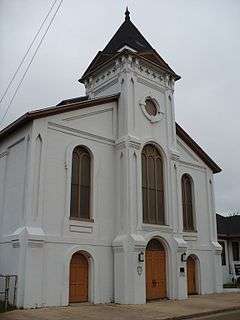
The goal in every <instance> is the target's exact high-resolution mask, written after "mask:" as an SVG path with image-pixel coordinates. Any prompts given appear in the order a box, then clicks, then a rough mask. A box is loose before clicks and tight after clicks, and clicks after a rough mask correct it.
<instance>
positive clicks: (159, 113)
mask: <svg viewBox="0 0 240 320" xmlns="http://www.w3.org/2000/svg"><path fill="white" fill-rule="evenodd" d="M147 99H151V100H152V101H153V103H154V105H155V107H156V108H157V114H156V115H155V116H153V115H150V114H148V112H147V110H146V100H147ZM139 105H140V107H141V110H142V112H143V114H144V115H145V117H146V118H147V119H148V120H149V121H150V122H152V123H155V122H159V121H160V120H162V119H163V117H164V111H163V110H162V109H163V106H162V107H160V105H159V103H158V99H157V98H156V97H155V95H154V94H153V93H150V94H149V95H148V96H144V97H142V98H141V99H140V100H139Z"/></svg>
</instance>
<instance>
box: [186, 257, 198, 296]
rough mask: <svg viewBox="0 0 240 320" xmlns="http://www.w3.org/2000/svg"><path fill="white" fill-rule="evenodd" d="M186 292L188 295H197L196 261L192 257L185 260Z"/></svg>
mask: <svg viewBox="0 0 240 320" xmlns="http://www.w3.org/2000/svg"><path fill="white" fill-rule="evenodd" d="M187 290H188V295H191V294H197V293H198V292H197V261H196V258H195V257H194V256H189V257H188V258H187Z"/></svg>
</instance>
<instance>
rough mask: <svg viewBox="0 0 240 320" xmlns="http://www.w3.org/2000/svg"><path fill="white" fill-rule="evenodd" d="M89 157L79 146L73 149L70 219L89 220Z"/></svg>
mask: <svg viewBox="0 0 240 320" xmlns="http://www.w3.org/2000/svg"><path fill="white" fill-rule="evenodd" d="M90 193H91V156H90V154H89V151H88V150H87V149H86V148H84V147H81V146H77V147H75V149H74V150H73V155H72V180H71V207H70V217H71V218H76V219H90Z"/></svg>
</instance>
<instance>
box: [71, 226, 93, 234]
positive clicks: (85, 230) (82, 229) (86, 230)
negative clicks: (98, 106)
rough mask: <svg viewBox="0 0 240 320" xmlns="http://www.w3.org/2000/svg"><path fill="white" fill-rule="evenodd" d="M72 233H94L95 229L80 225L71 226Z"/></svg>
mask: <svg viewBox="0 0 240 320" xmlns="http://www.w3.org/2000/svg"><path fill="white" fill-rule="evenodd" d="M69 228H70V231H73V232H80V233H92V231H93V227H91V226H78V225H70V227H69Z"/></svg>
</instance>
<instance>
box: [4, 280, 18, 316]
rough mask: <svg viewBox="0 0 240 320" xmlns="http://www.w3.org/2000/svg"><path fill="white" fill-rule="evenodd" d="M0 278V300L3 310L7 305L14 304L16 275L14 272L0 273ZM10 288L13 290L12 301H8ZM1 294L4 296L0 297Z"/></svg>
mask: <svg viewBox="0 0 240 320" xmlns="http://www.w3.org/2000/svg"><path fill="white" fill-rule="evenodd" d="M0 280H2V281H1V282H2V283H3V285H1V287H0V301H3V304H4V309H5V311H6V310H7V309H8V307H9V305H12V306H16V295H17V281H18V276H17V275H15V274H0ZM10 289H12V290H13V295H12V301H11V303H10ZM1 296H3V297H4V298H3V299H1Z"/></svg>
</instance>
